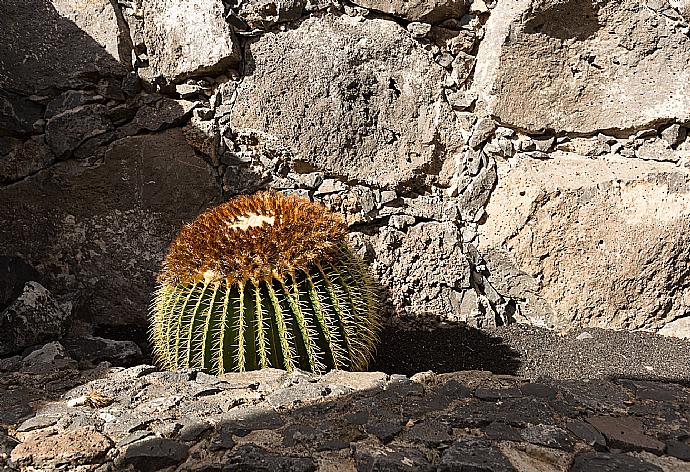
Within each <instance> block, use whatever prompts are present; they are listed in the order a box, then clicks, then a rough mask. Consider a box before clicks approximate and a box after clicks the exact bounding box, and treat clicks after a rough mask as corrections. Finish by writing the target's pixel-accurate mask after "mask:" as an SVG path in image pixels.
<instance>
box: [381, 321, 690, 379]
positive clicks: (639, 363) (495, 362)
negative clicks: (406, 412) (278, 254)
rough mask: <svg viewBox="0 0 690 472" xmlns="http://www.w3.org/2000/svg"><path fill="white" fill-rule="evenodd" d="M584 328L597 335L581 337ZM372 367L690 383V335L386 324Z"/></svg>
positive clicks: (391, 370)
mask: <svg viewBox="0 0 690 472" xmlns="http://www.w3.org/2000/svg"><path fill="white" fill-rule="evenodd" d="M585 332H586V333H588V334H589V335H590V336H591V338H590V337H588V336H587V335H584V338H583V336H581V335H582V333H585ZM578 336H580V339H578ZM370 370H381V371H384V372H387V373H398V374H405V375H413V374H415V373H417V372H424V371H429V370H431V371H434V372H437V373H445V372H453V371H458V370H488V371H491V372H493V373H496V374H513V375H518V376H520V377H524V378H529V379H536V378H539V377H541V376H546V377H552V378H554V379H577V380H589V379H600V378H638V379H657V380H665V381H672V382H679V383H689V384H690V339H679V338H671V337H666V336H659V335H654V334H651V333H640V332H638V333H631V332H624V331H608V330H602V329H586V330H577V331H572V332H570V333H567V334H563V335H562V334H559V333H557V332H554V331H549V330H546V329H541V328H533V327H528V326H523V325H511V326H504V327H501V328H497V329H493V330H478V329H474V328H469V327H466V326H462V325H453V326H449V325H439V326H437V327H434V328H428V327H425V328H417V329H405V328H401V327H396V328H386V329H384V331H383V333H382V335H381V343H380V344H379V347H378V350H377V353H376V356H375V359H374V361H373V362H372V364H371V365H370Z"/></svg>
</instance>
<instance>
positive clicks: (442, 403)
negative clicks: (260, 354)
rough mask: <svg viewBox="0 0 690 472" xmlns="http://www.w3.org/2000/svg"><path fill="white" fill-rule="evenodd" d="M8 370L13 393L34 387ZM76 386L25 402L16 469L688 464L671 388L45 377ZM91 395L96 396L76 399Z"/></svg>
mask: <svg viewBox="0 0 690 472" xmlns="http://www.w3.org/2000/svg"><path fill="white" fill-rule="evenodd" d="M70 369H71V370H70ZM7 376H8V377H7V379H8V382H9V383H7V384H4V385H6V386H5V387H3V388H5V389H8V390H10V389H11V388H12V386H14V385H16V384H17V382H24V383H25V384H27V385H32V382H36V385H37V388H38V383H37V382H39V381H40V379H39V378H38V376H37V375H34V376H32V375H31V374H27V373H14V372H9V373H7ZM96 377H99V378H96ZM20 378H21V379H20ZM89 378H91V379H93V380H90V381H88V379H89ZM68 379H72V383H70V382H69V381H67V382H66V383H64V388H63V390H62V391H64V392H66V393H64V394H63V395H62V396H61V397H59V398H56V397H53V398H54V399H53V400H52V401H49V402H43V403H42V402H40V401H38V400H35V401H34V402H32V403H31V404H30V405H29V406H30V410H29V414H28V415H27V416H26V417H25V421H23V422H22V423H20V424H17V423H15V424H13V425H12V426H11V427H10V428H9V432H10V434H9V435H7V434H5V435H4V436H3V437H2V438H4V439H3V444H4V445H5V446H4V447H5V449H6V450H8V451H11V455H10V457H11V459H10V460H11V462H10V463H9V464H10V465H9V466H6V467H11V468H8V469H7V470H15V469H16V470H27V471H28V470H33V469H36V468H40V469H41V470H48V471H51V470H59V469H60V468H65V467H68V468H69V467H80V468H81V469H83V470H94V469H95V468H97V467H103V469H102V470H110V469H108V468H113V469H114V470H119V469H123V468H128V467H129V468H134V469H136V470H159V469H160V468H172V469H171V470H173V469H175V470H225V469H228V468H229V469H228V470H254V469H261V470H288V471H313V470H319V469H320V468H321V467H324V464H330V465H333V466H337V467H338V468H340V467H343V468H345V469H346V470H349V469H352V470H355V469H356V470H410V471H412V470H415V471H417V470H422V471H453V470H478V471H504V472H513V471H522V470H569V471H588V470H630V471H650V472H651V471H661V470H686V469H688V468H689V467H690V456H689V454H688V451H689V450H690V416H688V414H687V403H686V399H687V398H688V395H690V388H688V387H687V386H685V385H683V384H676V383H670V382H651V381H644V382H643V381H638V380H625V379H622V380H619V381H611V380H602V379H599V380H597V381H592V382H585V381H580V380H554V379H551V378H548V377H541V378H540V379H539V380H538V381H530V380H528V379H526V378H524V377H518V376H513V375H496V374H492V373H490V372H481V371H464V372H452V373H446V374H435V373H432V372H425V373H421V374H417V375H415V376H413V377H412V378H408V377H405V376H402V375H396V374H393V375H389V374H385V373H381V372H375V373H346V372H331V373H329V374H326V375H323V376H314V375H311V374H309V373H306V372H301V371H296V372H294V373H292V374H288V373H286V372H281V371H276V370H273V369H268V370H266V371H257V372H249V373H246V374H228V375H224V376H222V377H220V378H217V377H213V376H210V375H208V374H206V373H204V372H201V371H197V370H185V371H179V372H160V371H158V370H157V369H156V368H155V367H153V366H135V367H131V368H127V369H125V368H109V369H108V368H107V367H106V368H101V369H100V370H98V369H96V370H91V371H82V372H78V371H76V367H75V366H74V365H72V366H71V367H69V368H65V370H63V371H61V372H57V373H55V374H54V377H52V380H51V383H52V384H53V385H55V382H59V381H60V380H63V381H66V380H68ZM0 385H3V384H1V383H0ZM74 385H76V386H74ZM70 386H74V388H71V389H69V388H70ZM68 389H69V390H68ZM199 392H202V393H201V394H200V393H199ZM667 392H674V395H673V396H671V395H668V394H667ZM5 393H6V392H4V391H0V394H1V395H3V396H4V394H5ZM84 397H87V398H89V397H90V398H93V399H95V398H100V401H91V402H86V401H76V400H75V399H80V398H84ZM276 399H281V401H277V400H276ZM106 400H107V401H106ZM283 400H285V401H283ZM32 412H33V414H35V416H33V417H31V413H32ZM661 418H663V420H660V419H661ZM2 438H0V439H2ZM58 449H59V450H61V451H63V452H61V453H60V454H58V455H56V454H55V453H54V451H55V450H58ZM569 464H572V465H569ZM0 465H1V464H0ZM554 467H560V469H554ZM348 468H349V469H348ZM81 469H80V470H81Z"/></svg>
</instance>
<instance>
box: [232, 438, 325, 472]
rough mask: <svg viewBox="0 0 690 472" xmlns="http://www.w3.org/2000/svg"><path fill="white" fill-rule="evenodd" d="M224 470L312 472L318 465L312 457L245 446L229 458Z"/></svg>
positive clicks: (251, 445)
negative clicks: (287, 454)
mask: <svg viewBox="0 0 690 472" xmlns="http://www.w3.org/2000/svg"><path fill="white" fill-rule="evenodd" d="M223 470H229V471H230V470H237V471H240V470H256V471H264V470H265V471H269V470H284V471H290V472H312V471H315V470H316V464H315V463H314V461H313V459H311V458H310V457H293V456H280V455H278V454H273V453H271V452H268V451H266V450H265V449H263V448H261V447H259V446H256V445H254V444H245V445H243V446H240V447H238V448H237V449H235V451H234V453H233V454H232V455H231V456H229V457H228V458H227V462H225V465H224V467H223Z"/></svg>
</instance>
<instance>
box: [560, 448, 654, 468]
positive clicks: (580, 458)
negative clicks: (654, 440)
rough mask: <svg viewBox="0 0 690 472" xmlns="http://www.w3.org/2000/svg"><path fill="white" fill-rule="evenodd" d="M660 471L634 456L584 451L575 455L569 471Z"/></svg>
mask: <svg viewBox="0 0 690 472" xmlns="http://www.w3.org/2000/svg"><path fill="white" fill-rule="evenodd" d="M591 470H601V471H602V472H604V471H606V472H624V471H625V472H662V469H661V468H659V467H657V466H655V465H653V464H650V463H649V462H646V461H643V460H642V459H638V458H636V457H632V456H628V455H625V454H614V453H611V454H604V453H601V452H585V453H583V454H578V455H577V456H575V460H574V461H573V465H572V467H571V468H570V472H588V471H591Z"/></svg>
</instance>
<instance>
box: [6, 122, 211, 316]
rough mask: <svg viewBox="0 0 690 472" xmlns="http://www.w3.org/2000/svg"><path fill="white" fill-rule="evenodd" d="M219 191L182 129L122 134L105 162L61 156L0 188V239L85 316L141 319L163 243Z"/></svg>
mask: <svg viewBox="0 0 690 472" xmlns="http://www.w3.org/2000/svg"><path fill="white" fill-rule="evenodd" d="M218 193H219V192H218V189H217V187H216V185H215V182H214V181H213V179H212V177H211V175H210V172H209V170H208V168H207V165H206V163H205V162H204V161H203V160H201V159H199V158H198V157H196V156H195V155H194V153H193V151H192V150H191V149H190V147H189V146H188V145H187V144H186V141H185V139H184V137H183V135H182V133H181V132H180V131H179V130H171V131H166V132H163V133H159V134H149V135H145V136H137V137H128V138H124V139H121V140H118V141H116V142H115V143H113V144H112V145H111V147H110V148H109V149H108V151H107V152H106V153H105V155H104V158H103V160H102V161H97V162H95V163H93V164H91V165H85V164H84V163H81V162H75V161H66V162H62V163H59V164H56V165H54V166H52V167H51V168H50V169H48V170H45V171H42V172H39V173H38V174H36V175H34V176H32V177H30V178H27V179H25V180H23V181H21V182H19V183H17V184H15V185H12V186H9V187H7V188H4V189H3V190H2V200H3V205H0V220H2V221H4V222H7V224H4V225H3V226H2V228H0V241H2V242H3V245H4V249H5V250H6V251H8V252H10V253H15V254H20V255H22V256H23V257H24V259H25V260H26V261H28V262H29V263H30V264H32V265H33V266H34V267H36V268H37V269H38V270H39V271H41V272H43V273H45V274H46V283H47V286H48V287H49V288H50V289H51V291H52V292H53V293H54V294H55V295H60V296H68V298H70V299H71V301H72V302H73V303H74V306H75V313H76V316H78V317H79V318H81V319H82V320H84V321H87V322H89V323H92V324H110V325H118V324H127V323H136V324H139V325H140V326H145V320H146V319H147V306H148V304H149V300H150V294H151V291H152V289H153V282H154V275H155V273H156V272H157V270H158V268H159V264H160V260H161V258H162V255H163V251H164V250H165V248H166V247H167V245H168V244H169V242H170V240H171V239H172V237H173V235H174V234H175V233H176V232H177V231H178V230H179V228H180V226H181V225H182V223H184V222H187V221H190V220H191V219H192V218H194V217H195V216H196V215H197V214H198V213H199V211H201V210H202V209H203V208H204V207H205V206H206V205H208V204H209V203H210V202H212V201H214V199H216V198H218V196H219V195H218ZM46 202H50V205H46ZM171 209H174V211H171ZM82 297H83V298H82Z"/></svg>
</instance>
